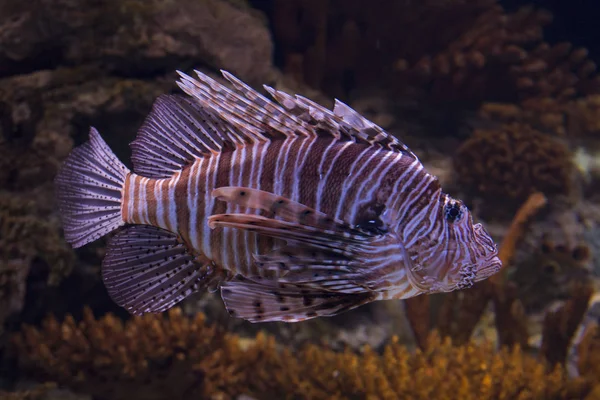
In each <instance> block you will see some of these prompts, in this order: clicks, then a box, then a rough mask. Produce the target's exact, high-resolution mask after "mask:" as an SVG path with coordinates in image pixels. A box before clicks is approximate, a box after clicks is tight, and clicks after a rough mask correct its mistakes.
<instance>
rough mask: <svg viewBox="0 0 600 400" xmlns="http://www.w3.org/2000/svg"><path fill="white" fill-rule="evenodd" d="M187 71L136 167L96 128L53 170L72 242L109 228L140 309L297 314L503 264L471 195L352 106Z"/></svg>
mask: <svg viewBox="0 0 600 400" xmlns="http://www.w3.org/2000/svg"><path fill="white" fill-rule="evenodd" d="M177 72H178V74H179V78H178V81H177V85H178V86H179V88H180V89H181V90H182V92H183V93H178V94H163V95H161V96H159V97H157V99H156V100H155V101H154V104H153V105H152V110H151V111H150V113H149V114H148V116H147V117H146V119H145V120H144V122H143V124H142V126H141V128H140V129H139V131H138V134H137V136H136V138H135V140H134V141H133V142H132V143H131V149H132V156H131V160H132V165H133V171H130V170H129V168H127V167H126V166H125V164H123V163H122V162H121V161H120V160H119V159H118V158H117V157H116V156H115V154H114V153H113V152H112V151H111V149H110V148H109V146H108V145H107V143H106V142H105V141H104V140H103V139H102V137H101V136H100V134H99V132H98V131H97V130H96V129H95V128H94V127H91V128H90V132H89V140H88V141H87V142H85V143H83V144H82V145H80V146H78V147H76V148H74V149H73V150H72V152H71V153H70V154H69V155H68V157H67V158H66V160H65V161H64V163H63V165H62V166H61V168H60V169H59V172H58V174H57V176H56V178H55V188H56V200H57V204H58V211H59V214H60V217H61V219H62V225H63V228H64V235H65V239H66V241H67V242H68V243H70V244H71V245H72V247H74V248H79V247H82V246H84V245H86V244H88V243H91V242H93V241H96V240H98V239H100V238H102V237H104V236H107V237H108V242H107V247H106V255H105V257H104V259H103V261H102V267H101V274H102V280H103V282H104V284H105V286H106V288H107V291H108V294H109V295H110V297H111V298H112V300H113V301H114V302H115V303H117V304H118V305H119V306H121V307H123V308H125V309H127V310H128V311H129V312H130V313H131V314H134V315H139V314H144V313H160V312H163V311H165V310H167V309H169V308H171V307H173V306H174V305H176V304H178V303H179V302H181V301H182V300H183V299H185V298H187V297H188V296H190V295H191V294H192V293H196V292H199V291H209V292H217V291H218V292H220V295H221V298H222V300H223V303H224V305H225V308H226V309H227V311H228V312H229V314H230V315H231V316H233V317H238V318H242V319H245V320H248V321H251V322H267V321H286V322H298V321H304V320H308V319H311V318H316V317H327V316H333V315H336V314H340V313H342V312H346V311H348V310H351V309H354V308H356V307H359V306H362V305H364V304H367V303H370V302H373V301H378V300H392V299H407V298H410V297H414V296H418V295H424V294H431V293H439V292H450V291H453V290H460V289H465V288H468V287H470V286H472V285H473V284H474V283H475V282H478V281H481V280H484V279H486V278H488V277H490V276H492V275H493V274H495V273H496V272H498V271H499V270H500V268H501V266H502V263H501V261H500V259H499V258H498V248H497V245H496V244H495V243H494V240H493V239H492V238H491V236H490V235H489V233H488V232H487V231H486V230H485V228H484V227H483V225H482V224H481V223H474V221H473V216H472V215H471V212H470V211H469V209H468V208H467V206H466V205H465V204H464V202H462V201H461V200H459V199H454V198H452V197H451V196H450V195H448V194H446V193H444V192H443V191H442V188H441V186H440V183H439V180H438V178H437V177H435V176H433V175H431V174H429V173H428V172H427V171H426V169H425V167H424V166H423V164H422V163H421V162H420V160H419V158H418V157H417V156H416V155H415V154H414V153H413V152H412V151H411V150H410V149H409V148H408V147H407V146H406V145H405V144H404V143H402V142H401V141H400V140H399V139H398V138H396V137H395V136H393V135H391V134H389V133H387V132H386V131H384V130H383V129H382V128H381V127H379V126H378V125H376V124H374V123H373V122H371V121H369V120H368V119H366V118H365V117H363V116H362V115H360V114H359V113H358V112H357V111H355V110H354V109H352V108H351V107H350V106H348V105H347V104H345V103H343V102H341V101H339V100H337V99H336V100H335V103H334V107H333V108H332V109H328V108H326V107H323V106H321V105H319V104H317V103H316V102H313V101H312V100H310V99H308V98H305V97H303V96H300V95H290V94H288V93H286V92H283V91H280V90H276V89H274V88H272V87H270V86H266V85H265V86H264V90H265V92H263V93H264V94H262V93H260V92H259V91H257V90H255V89H253V88H252V87H250V86H249V85H247V84H246V83H244V82H243V81H241V80H240V79H238V78H237V77H235V76H234V75H233V74H231V73H229V72H227V71H221V73H222V75H223V77H224V80H223V83H221V82H219V81H217V80H215V79H212V78H211V77H209V76H207V75H206V74H204V73H202V72H199V71H194V72H195V74H196V78H194V77H191V76H189V75H187V74H185V73H183V72H181V71H177ZM267 93H268V95H269V96H270V97H271V98H270V99H269V98H267V97H266V96H267Z"/></svg>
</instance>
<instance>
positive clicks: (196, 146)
mask: <svg viewBox="0 0 600 400" xmlns="http://www.w3.org/2000/svg"><path fill="white" fill-rule="evenodd" d="M241 136H243V135H242V134H241V133H240V132H236V130H235V128H234V127H232V126H230V125H228V124H227V123H225V122H224V121H222V120H221V119H220V118H219V117H216V116H214V115H212V114H211V113H210V112H208V110H206V109H204V108H202V107H200V106H199V105H198V104H197V102H195V101H194V100H193V99H188V98H184V97H182V96H175V95H162V96H160V97H158V99H156V101H155V102H154V105H153V106H152V111H151V112H150V114H149V115H148V117H147V118H146V120H145V121H144V124H143V125H142V127H141V128H140V130H139V132H138V136H137V137H136V139H135V140H134V141H133V142H132V143H131V148H132V161H133V166H134V172H136V173H137V174H140V175H143V176H146V177H149V178H167V177H170V176H172V175H173V173H175V172H176V171H179V170H181V168H183V167H184V166H185V165H187V164H189V163H191V162H192V161H193V160H194V159H195V158H199V157H203V156H204V155H206V154H209V153H210V152H220V151H222V150H223V147H224V146H226V145H233V144H235V143H237V142H241V141H242V139H241Z"/></svg>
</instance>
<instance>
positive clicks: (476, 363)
mask: <svg viewBox="0 0 600 400" xmlns="http://www.w3.org/2000/svg"><path fill="white" fill-rule="evenodd" d="M15 343H16V345H17V346H16V347H17V349H18V351H19V355H20V358H21V363H22V365H23V366H25V367H28V368H30V369H33V370H37V371H38V372H42V373H43V375H44V376H46V377H51V378H54V379H56V380H58V381H59V382H61V383H64V384H67V385H69V386H71V387H74V388H76V389H79V390H84V391H87V392H91V393H93V394H94V395H96V396H98V397H100V398H111V399H119V398H128V399H141V398H144V399H148V398H170V399H178V398H193V396H197V395H199V396H201V398H209V397H212V398H216V397H218V398H224V399H226V398H234V397H235V396H237V395H240V394H248V395H251V396H253V397H255V398H258V399H270V398H280V399H283V398H299V399H352V398H369V399H406V398H410V399H431V398H435V399H455V398H460V399H466V400H469V399H523V400H525V399H568V398H583V397H584V396H585V395H586V394H587V393H588V392H590V390H591V389H592V384H591V381H589V380H586V379H583V378H581V379H570V378H569V377H568V375H567V373H566V371H565V370H564V369H563V368H562V367H560V366H557V367H556V368H553V369H552V370H548V367H547V365H545V364H544V363H542V362H540V361H538V360H536V359H535V358H533V357H531V356H528V355H526V354H523V352H522V351H521V350H520V349H519V348H518V347H515V348H513V349H511V350H509V349H502V350H500V351H496V350H495V349H494V346H493V345H492V344H490V343H483V344H474V343H472V342H469V343H467V344H466V345H463V346H455V345H453V344H452V343H451V341H450V340H449V339H445V340H442V339H441V338H440V337H439V335H437V334H432V335H431V336H430V337H429V339H428V343H427V346H426V350H424V351H417V352H416V353H411V352H409V351H408V350H407V349H406V348H405V347H404V346H403V345H401V344H400V343H399V342H398V340H397V339H396V338H394V339H393V340H392V342H391V343H390V344H389V345H387V346H386V348H385V349H384V351H383V353H382V354H379V353H377V352H375V351H373V350H372V349H370V348H368V347H366V348H364V349H363V351H362V352H361V353H360V354H357V353H354V352H352V351H350V350H346V351H343V352H341V353H338V352H335V351H332V350H329V349H327V348H325V347H323V346H317V345H308V346H306V347H304V348H302V349H300V350H296V351H295V350H294V349H291V348H288V347H285V346H281V345H279V344H278V343H276V342H275V341H274V340H273V338H271V337H268V336H266V335H264V334H259V335H258V336H257V338H256V339H255V340H254V341H252V342H251V343H250V344H249V345H247V346H245V348H244V349H242V346H241V342H240V338H239V337H237V336H233V335H230V334H227V333H225V332H220V331H219V330H218V329H217V328H216V327H214V326H209V325H206V323H205V321H204V317H203V316H202V315H198V316H196V318H195V319H187V318H186V317H184V316H182V314H181V311H179V310H178V309H173V310H171V311H170V312H169V318H163V316H160V315H149V316H145V317H143V318H134V319H132V320H131V321H129V322H127V323H125V324H123V323H121V322H120V321H119V320H117V319H116V318H114V317H112V316H106V317H103V318H101V319H99V320H94V319H93V317H92V315H91V313H90V312H89V310H88V311H86V315H85V317H84V320H83V321H82V322H81V323H79V324H76V323H75V322H74V321H73V319H72V318H67V319H66V320H65V322H63V323H62V324H59V323H58V322H57V321H56V320H55V319H49V320H47V321H46V322H45V324H44V328H43V329H42V330H37V329H34V328H31V327H29V328H25V329H24V331H23V333H21V334H19V335H17V336H16V339H15Z"/></svg>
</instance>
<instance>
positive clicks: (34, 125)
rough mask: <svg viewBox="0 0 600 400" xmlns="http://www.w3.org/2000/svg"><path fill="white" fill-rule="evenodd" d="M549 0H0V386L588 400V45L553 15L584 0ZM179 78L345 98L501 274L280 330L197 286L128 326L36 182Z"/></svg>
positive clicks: (594, 381)
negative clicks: (456, 205) (389, 138)
mask: <svg viewBox="0 0 600 400" xmlns="http://www.w3.org/2000/svg"><path fill="white" fill-rule="evenodd" d="M549 4H550V3H549ZM549 4H547V5H549ZM557 4H560V3H557ZM557 7H559V8H556V9H555V10H554V11H555V14H556V15H557V18H556V19H557V21H554V22H553V16H552V13H551V12H549V11H547V10H544V9H541V8H539V7H537V6H535V5H534V6H529V7H522V5H521V4H520V2H518V1H510V2H506V3H499V2H497V1H494V0H475V1H461V0H445V1H439V0H425V1H402V2H389V1H386V0H375V1H371V0H369V1H366V0H329V1H320V0H286V1H283V0H270V1H268V0H264V1H259V0H255V1H244V0H143V1H142V0H104V1H95V0H33V1H30V2H22V1H14V0H4V1H2V2H0V359H1V360H2V361H1V362H0V398H4V397H6V398H15V399H17V398H98V399H113V398H115V399H118V398H128V399H132V398H136V399H137V398H140V399H147V398H157V399H162V398H186V399H188V398H219V399H220V398H238V397H239V396H242V395H243V396H252V397H254V398H284V397H292V396H293V395H295V396H296V397H294V398H332V397H335V398H348V397H352V393H359V395H358V397H356V396H354V398H365V397H368V396H371V398H407V396H408V397H410V396H412V397H411V398H442V395H439V396H437V395H436V394H435V393H441V394H443V395H444V396H446V397H445V398H471V397H470V396H472V398H478V399H479V398H532V399H533V398H584V397H585V398H590V399H592V398H600V386H598V382H600V375H599V374H598V373H599V372H600V371H598V368H597V366H596V365H597V364H596V363H595V361H596V360H598V359H599V358H598V357H599V355H600V350H599V349H600V335H599V333H598V328H597V325H596V324H597V321H598V317H599V316H600V308H598V307H596V306H595V299H596V297H597V296H596V295H595V293H596V289H597V287H598V284H597V282H598V276H599V275H600V253H599V252H600V227H599V225H598V224H599V222H600V206H599V203H598V201H599V195H600V193H599V192H598V187H600V186H598V184H599V178H600V175H599V173H600V158H598V155H599V153H598V151H599V147H598V145H599V143H600V142H599V141H598V134H599V133H600V78H598V75H597V73H596V64H595V62H594V60H598V58H599V57H600V45H599V44H598V43H600V40H595V39H594V38H598V37H599V36H598V34H597V32H595V30H594V29H589V30H587V31H586V30H585V26H586V25H585V24H574V23H573V22H572V21H573V20H574V19H576V17H577V16H578V15H581V14H582V13H583V14H590V16H589V18H590V19H592V18H591V15H593V14H591V10H593V9H585V8H582V9H580V10H578V9H577V8H576V7H574V6H573V7H570V8H569V9H568V11H569V12H568V13H567V11H565V6H564V3H562V5H560V6H557ZM590 26H594V24H593V23H592V22H590ZM570 35H572V37H571V36H570ZM594 35H596V36H594ZM584 45H585V46H587V47H588V48H589V49H587V48H586V47H583V46H584ZM192 69H200V70H202V71H204V72H206V73H209V74H211V75H213V76H215V77H218V70H219V69H225V70H228V71H230V72H232V73H234V74H235V75H237V76H239V77H240V78H241V79H243V80H245V81H247V82H249V83H250V84H252V85H253V86H254V87H257V88H259V87H260V85H261V84H263V83H266V84H269V85H271V86H274V87H276V88H277V89H281V90H285V91H288V92H291V93H300V94H303V95H305V96H307V97H310V98H312V99H314V100H316V101H318V102H320V103H322V104H323V105H326V106H330V105H331V104H332V99H333V98H334V97H337V98H340V99H342V100H344V101H345V102H347V103H349V104H351V105H352V106H353V107H355V108H356V109H357V110H359V111H360V112H362V113H363V114H364V115H366V116H367V117H369V118H371V119H372V120H373V121H374V122H376V123H378V124H380V125H381V126H382V127H384V128H386V129H388V130H389V131H390V132H392V133H393V134H395V135H397V136H398V137H399V138H401V139H402V140H403V141H404V142H406V143H407V144H408V145H409V146H410V147H411V148H412V149H413V150H414V151H415V152H416V153H417V154H419V156H420V157H421V158H422V160H423V161H424V163H425V164H426V166H427V167H428V168H429V169H430V171H431V172H432V173H434V174H436V175H439V176H440V179H441V180H442V182H443V185H444V187H445V188H446V189H447V190H448V191H449V192H450V193H451V194H453V195H455V196H457V197H460V198H462V199H464V200H465V201H466V202H467V203H468V204H469V205H470V207H471V208H472V209H473V210H474V212H475V213H476V215H478V217H479V218H480V219H482V220H483V221H484V222H486V224H487V226H488V227H489V230H490V231H491V232H492V234H493V236H494V237H495V238H496V239H497V241H498V242H499V243H500V242H501V243H502V251H503V253H502V257H503V260H504V261H505V263H506V265H507V267H506V269H505V271H503V272H502V273H501V274H499V275H498V277H496V278H495V279H492V280H490V282H483V283H482V284H480V285H478V286H476V287H474V288H472V289H469V290H466V291H463V292H458V293H452V294H449V295H436V296H430V297H423V298H416V299H413V300H411V301H408V302H380V303H376V304H370V305H367V306H364V307H361V308H360V309H357V310H355V311H352V312H349V313H347V314H343V315H340V316H336V317H334V318H329V319H320V320H314V321H307V322H305V323H299V324H275V323H270V324H263V325H251V324H248V323H245V322H242V321H240V320H236V319H232V318H230V317H229V316H227V314H226V313H225V312H224V309H223V305H222V302H221V301H220V299H219V298H218V297H217V296H214V295H211V294H198V295H196V296H193V297H192V298H190V299H189V300H186V301H185V302H184V303H183V304H182V305H181V308H177V310H174V311H173V312H171V313H169V317H168V318H162V316H154V317H148V318H145V319H137V318H136V319H130V318H129V315H127V313H126V312H124V311H123V310H122V309H120V308H118V307H117V306H116V305H114V304H113V303H112V302H111V301H110V299H109V298H108V295H107V293H106V290H105V289H104V287H103V285H102V282H101V280H100V271H99V267H100V263H101V260H102V257H103V252H104V245H105V242H103V241H98V242H96V243H94V244H92V245H88V246H85V247H84V248H82V249H78V250H77V251H73V250H72V249H71V248H70V247H69V246H68V245H67V244H66V243H65V242H64V240H63V238H62V231H61V227H60V222H59V220H58V218H57V214H56V209H55V204H54V196H53V185H52V179H53V177H54V175H55V174H56V171H57V168H58V167H59V165H60V163H61V162H62V160H64V158H65V157H66V156H67V154H68V153H69V151H70V150H71V149H72V148H73V146H76V145H78V144H80V143H82V142H83V141H84V140H86V137H87V133H88V129H89V126H95V127H96V128H98V130H99V131H100V132H101V133H102V135H103V136H104V137H105V138H106V140H107V142H108V144H109V145H110V146H111V147H112V148H113V149H114V150H115V152H116V153H117V155H118V156H119V158H121V159H122V160H124V161H126V162H127V160H128V159H129V155H130V152H129V148H128V144H129V142H131V141H132V140H133V139H134V137H135V134H136V131H137V129H138V127H139V126H140V125H141V123H142V121H143V119H144V118H145V116H146V115H147V113H148V111H149V110H150V107H151V105H152V102H153V101H154V99H155V98H156V97H157V96H158V95H160V94H162V93H166V92H177V89H176V86H175V84H174V82H175V80H176V73H175V70H183V71H186V72H190V71H191V70H192ZM199 313H201V314H199ZM49 314H52V315H54V316H55V318H56V319H53V318H50V319H48V318H49V317H48V315H49ZM123 321H126V322H123ZM24 324H25V325H24ZM265 332H266V333H267V334H268V335H270V336H264V334H265ZM238 335H239V336H238ZM256 335H258V336H256ZM440 337H449V338H451V339H452V343H453V344H452V345H451V344H450V343H446V342H443V340H442V339H440ZM273 338H275V339H273ZM482 339H484V340H485V343H487V344H483V345H480V344H477V343H479V342H480V341H481V340H482ZM274 340H275V341H274ZM365 345H368V346H369V348H370V349H372V350H365V348H364V346H365ZM306 346H309V347H306ZM310 346H318V347H310ZM469 346H471V347H469ZM478 346H483V347H478ZM485 346H491V347H489V348H487V347H485ZM496 346H507V350H504V352H502V351H499V352H497V353H495V352H493V351H491V349H492V348H496ZM415 348H419V349H420V351H422V352H417V353H416V355H415V354H414V353H410V352H408V350H414V349H415ZM407 349H408V350H407ZM486 349H487V350H486ZM515 349H520V350H515ZM515 352H517V353H515ZM380 354H381V355H380ZM530 354H531V355H534V356H535V357H536V358H528V357H530V356H529V355H530ZM378 357H381V358H378ZM461 357H462V358H461ZM463 358H466V359H467V360H468V359H472V364H470V363H469V362H468V361H464V362H461V361H460V360H463ZM457 360H459V361H457ZM452 363H456V365H454V364H452ZM477 363H479V364H477ZM476 364H477V365H479V366H481V365H483V367H481V368H484V369H486V368H487V369H486V370H485V371H484V370H481V369H478V368H480V367H479V366H476ZM449 365H453V368H449V367H448V366H449ZM556 365H558V367H557V368H556V369H555V368H554V367H555V366H556ZM353 366H354V367H353ZM402 366H404V367H402ZM486 366H487V367H486ZM517 366H518V367H517ZM409 367H410V368H409ZM352 368H355V369H352ZM403 368H405V369H403ZM502 368H506V369H516V370H519V368H522V371H527V372H526V374H530V375H526V381H520V380H519V378H518V377H517V376H516V375H515V376H512V375H511V376H510V377H509V378H510V379H509V378H507V375H506V373H507V372H506V370H503V369H502ZM249 371H252V372H254V375H253V374H250V372H249ZM257 371H258V372H257ZM282 371H284V372H282ZM448 371H452V372H448ZM503 371H504V372H503ZM550 371H553V372H552V373H551V372H550ZM524 373H525V372H524ZM411 374H414V376H415V377H417V378H418V379H417V378H415V379H409V378H407V377H410V376H413V375H411ZM549 374H550V375H549ZM552 374H553V375H552ZM424 377H426V378H424ZM524 379H525V378H524ZM500 381H505V382H506V383H505V384H502V385H501V384H497V382H500ZM542 381H543V382H542ZM44 382H49V383H47V384H45V385H40V386H36V385H37V384H41V383H44ZM451 382H463V383H462V384H461V385H463V386H460V385H459V386H452V385H454V383H451ZM465 382H466V383H465ZM336 385H338V386H336ZM464 385H467V386H466V388H465V386H464ZM2 390H4V391H2ZM436 390H437V391H438V392H436ZM455 393H462V394H461V395H460V396H459V397H452V395H453V394H455ZM273 396H275V397H273ZM432 396H433V397H432ZM518 396H520V397H518ZM586 396H587V397H586ZM595 396H598V397H595Z"/></svg>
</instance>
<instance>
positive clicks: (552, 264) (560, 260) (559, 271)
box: [510, 237, 592, 312]
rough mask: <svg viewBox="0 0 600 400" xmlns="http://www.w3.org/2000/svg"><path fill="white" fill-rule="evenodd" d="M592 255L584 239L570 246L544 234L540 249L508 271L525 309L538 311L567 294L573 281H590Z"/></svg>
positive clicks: (567, 295)
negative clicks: (589, 265) (552, 239)
mask: <svg viewBox="0 0 600 400" xmlns="http://www.w3.org/2000/svg"><path fill="white" fill-rule="evenodd" d="M591 258H592V257H591V249H590V247H589V246H588V245H587V244H586V243H585V242H581V243H577V244H575V245H573V246H569V245H565V244H557V243H554V242H553V241H551V240H549V239H548V238H546V237H543V238H542V242H541V245H540V246H539V248H537V249H535V251H533V252H532V253H530V254H529V255H528V256H527V257H526V258H524V259H522V260H520V262H519V266H518V268H515V270H514V271H511V274H510V275H511V276H510V280H511V281H513V282H515V283H516V285H517V287H518V290H519V294H518V297H519V299H520V300H521V302H522V303H523V306H524V307H525V309H526V310H527V312H536V311H540V310H543V309H545V308H546V307H547V306H548V305H549V304H550V303H551V302H552V301H554V300H560V299H563V300H564V299H566V298H568V297H570V295H571V291H572V290H571V289H572V287H573V285H574V284H577V283H582V282H586V281H589V280H590V269H589V268H588V264H589V262H590V260H591Z"/></svg>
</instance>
